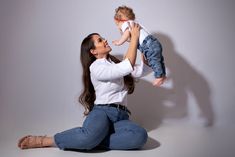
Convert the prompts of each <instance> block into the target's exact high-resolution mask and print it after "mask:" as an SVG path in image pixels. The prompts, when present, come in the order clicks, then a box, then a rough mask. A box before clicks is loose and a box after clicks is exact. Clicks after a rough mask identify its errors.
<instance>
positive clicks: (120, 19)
mask: <svg viewBox="0 0 235 157" xmlns="http://www.w3.org/2000/svg"><path fill="white" fill-rule="evenodd" d="M114 21H115V24H116V25H117V27H118V29H119V31H120V32H121V35H122V36H121V38H120V39H119V40H114V41H113V44H114V45H116V46H120V45H122V44H123V43H125V42H126V41H129V39H130V35H131V34H130V30H129V24H131V23H132V22H135V23H138V22H137V21H135V14H134V12H133V10H132V9H131V8H129V7H127V6H120V7H118V8H117V9H115V15H114ZM138 24H139V23H138ZM139 25H140V26H141V30H140V37H139V44H138V49H139V50H140V51H141V52H142V53H143V55H144V58H145V59H146V61H145V63H146V64H147V65H148V66H150V67H151V68H152V69H153V71H154V76H155V78H156V79H155V80H154V81H153V85H154V86H158V87H159V86H161V85H162V84H163V83H164V81H165V80H166V70H165V64H164V58H163V56H162V46H161V43H160V42H159V41H158V40H157V38H156V37H154V36H153V35H151V34H150V33H148V31H147V30H146V29H145V28H144V27H143V26H142V25H141V24H139Z"/></svg>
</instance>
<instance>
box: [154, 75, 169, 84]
mask: <svg viewBox="0 0 235 157" xmlns="http://www.w3.org/2000/svg"><path fill="white" fill-rule="evenodd" d="M165 81H166V76H163V77H159V78H156V79H155V80H154V81H153V86H156V87H160V86H161V85H162V84H163V83H164V82H165Z"/></svg>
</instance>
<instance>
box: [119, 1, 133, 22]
mask: <svg viewBox="0 0 235 157" xmlns="http://www.w3.org/2000/svg"><path fill="white" fill-rule="evenodd" d="M114 20H115V22H116V23H117V22H125V21H128V20H135V14H134V12H133V10H132V9H131V8H130V7H127V6H124V5H123V6H119V7H118V8H117V9H115V15H114Z"/></svg>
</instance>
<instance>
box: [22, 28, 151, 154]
mask: <svg viewBox="0 0 235 157" xmlns="http://www.w3.org/2000/svg"><path fill="white" fill-rule="evenodd" d="M139 31H140V26H139V25H137V24H133V26H131V41H130V45H129V48H128V51H127V53H126V55H125V58H124V60H123V61H121V62H120V61H119V60H118V59H116V58H115V57H114V56H112V55H110V54H109V53H110V52H111V50H112V49H111V48H110V46H109V45H108V43H107V40H105V39H104V38H102V37H101V36H100V35H99V34H97V33H93V34H90V35H88V36H87V37H86V38H85V39H84V40H83V42H82V45H81V62H82V66H83V83H84V91H83V92H82V94H81V96H80V98H79V101H80V103H81V104H82V105H83V106H84V107H85V112H84V114H85V115H87V117H86V119H85V121H84V123H83V126H82V127H77V128H73V129H70V130H67V131H64V132H61V133H57V134H55V135H54V137H46V136H25V137H23V138H22V139H20V140H19V143H18V147H19V148H21V149H27V148H42V147H53V146H56V147H58V148H60V149H62V150H65V149H78V150H91V149H94V148H97V147H99V148H104V149H116V150H128V149H138V148H141V147H142V146H143V145H144V144H145V143H146V141H147V137H148V135H147V132H146V130H145V129H144V128H142V127H140V126H138V125H137V124H135V123H133V122H132V121H130V120H129V115H128V114H130V111H129V110H128V109H127V107H126V96H127V94H128V93H129V94H130V93H132V92H133V90H134V81H133V78H132V77H131V75H130V73H132V75H134V76H137V75H140V74H141V72H142V66H139V67H137V66H135V61H136V52H137V44H138V38H139ZM141 65H142V64H141Z"/></svg>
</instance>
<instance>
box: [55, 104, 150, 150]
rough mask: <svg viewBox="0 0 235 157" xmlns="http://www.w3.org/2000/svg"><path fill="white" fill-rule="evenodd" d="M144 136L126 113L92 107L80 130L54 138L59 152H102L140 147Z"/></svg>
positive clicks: (112, 108) (144, 132)
mask: <svg viewBox="0 0 235 157" xmlns="http://www.w3.org/2000/svg"><path fill="white" fill-rule="evenodd" d="M147 138H148V135H147V132H146V130H145V129H144V128H142V127H140V126H139V125H137V124H135V123H134V122H132V121H130V120H129V115H128V113H127V112H126V111H124V110H121V109H118V108H115V107H109V106H96V105H95V106H94V108H93V110H92V111H91V112H90V113H89V114H88V116H87V117H86V119H85V121H84V123H83V126H82V127H76V128H73V129H70V130H67V131H64V132H61V133H57V134H55V136H54V140H55V144H56V145H57V146H58V147H59V148H60V149H62V150H65V149H79V150H91V149H93V148H96V147H99V148H104V149H115V150H128V149H138V148H141V147H142V146H143V145H144V144H145V143H146V141H147Z"/></svg>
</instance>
